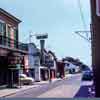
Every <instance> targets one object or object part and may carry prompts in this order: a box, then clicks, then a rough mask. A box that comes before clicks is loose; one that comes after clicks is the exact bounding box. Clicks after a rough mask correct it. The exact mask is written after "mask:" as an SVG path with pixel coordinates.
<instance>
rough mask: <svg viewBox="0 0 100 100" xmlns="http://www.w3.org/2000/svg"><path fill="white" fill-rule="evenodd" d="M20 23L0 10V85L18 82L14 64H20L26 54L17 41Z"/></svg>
mask: <svg viewBox="0 0 100 100" xmlns="http://www.w3.org/2000/svg"><path fill="white" fill-rule="evenodd" d="M20 22H21V21H20V20H19V19H17V18H16V17H14V16H13V15H11V14H10V13H8V12H7V11H5V10H3V9H1V8H0V68H1V69H0V85H4V84H9V85H11V84H12V83H17V82H18V69H17V66H16V64H22V59H23V55H25V54H27V51H26V49H25V48H23V47H22V43H20V42H19V39H18V37H19V33H18V25H19V23H20ZM12 71H13V73H12ZM12 75H13V82H12V81H11V77H12Z"/></svg>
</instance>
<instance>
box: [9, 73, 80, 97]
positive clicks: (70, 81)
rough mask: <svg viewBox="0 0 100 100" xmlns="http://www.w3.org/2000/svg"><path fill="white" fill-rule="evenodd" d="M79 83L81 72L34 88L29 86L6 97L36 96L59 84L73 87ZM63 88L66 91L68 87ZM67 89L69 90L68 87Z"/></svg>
mask: <svg viewBox="0 0 100 100" xmlns="http://www.w3.org/2000/svg"><path fill="white" fill-rule="evenodd" d="M80 83H81V74H76V75H73V76H71V77H68V78H67V79H64V80H59V81H56V82H51V83H47V84H42V85H40V86H38V87H34V88H31V89H28V90H25V91H21V92H18V93H16V94H14V95H10V96H8V97H7V98H12V97H20V98H21V97H22V98H27V97H28V98H30V97H31V98H37V97H38V96H40V95H42V94H45V93H46V92H48V91H51V90H53V89H54V88H57V87H59V86H62V85H65V86H72V87H75V85H76V86H78V87H80ZM59 88H60V87H59ZM65 90H66V91H68V87H67V88H65ZM69 90H70V88H69ZM57 91H61V90H57ZM70 91H71V90H70ZM54 92H55V91H54ZM72 92H73V90H72ZM62 93H63V92H62ZM66 93H67V92H66Z"/></svg>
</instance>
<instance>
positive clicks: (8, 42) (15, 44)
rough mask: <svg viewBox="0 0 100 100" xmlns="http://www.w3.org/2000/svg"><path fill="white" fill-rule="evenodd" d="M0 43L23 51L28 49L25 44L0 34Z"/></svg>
mask: <svg viewBox="0 0 100 100" xmlns="http://www.w3.org/2000/svg"><path fill="white" fill-rule="evenodd" d="M0 45H2V46H5V47H9V48H14V49H19V50H24V51H27V50H28V46H27V45H26V44H24V43H21V42H18V41H17V40H13V39H11V38H8V37H6V36H2V35H0Z"/></svg>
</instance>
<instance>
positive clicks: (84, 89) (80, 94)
mask: <svg viewBox="0 0 100 100" xmlns="http://www.w3.org/2000/svg"><path fill="white" fill-rule="evenodd" d="M89 88H91V85H89V86H81V87H80V89H79V91H78V92H77V93H76V95H75V96H74V98H80V97H82V98H93V96H91V95H90V93H89V91H88V89H89Z"/></svg>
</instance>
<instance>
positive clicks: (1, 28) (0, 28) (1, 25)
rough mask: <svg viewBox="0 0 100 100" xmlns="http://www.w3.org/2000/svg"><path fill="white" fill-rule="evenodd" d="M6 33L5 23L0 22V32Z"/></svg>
mask: <svg viewBox="0 0 100 100" xmlns="http://www.w3.org/2000/svg"><path fill="white" fill-rule="evenodd" d="M5 33H6V24H5V23H2V22H0V34H1V35H4V34H5Z"/></svg>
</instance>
